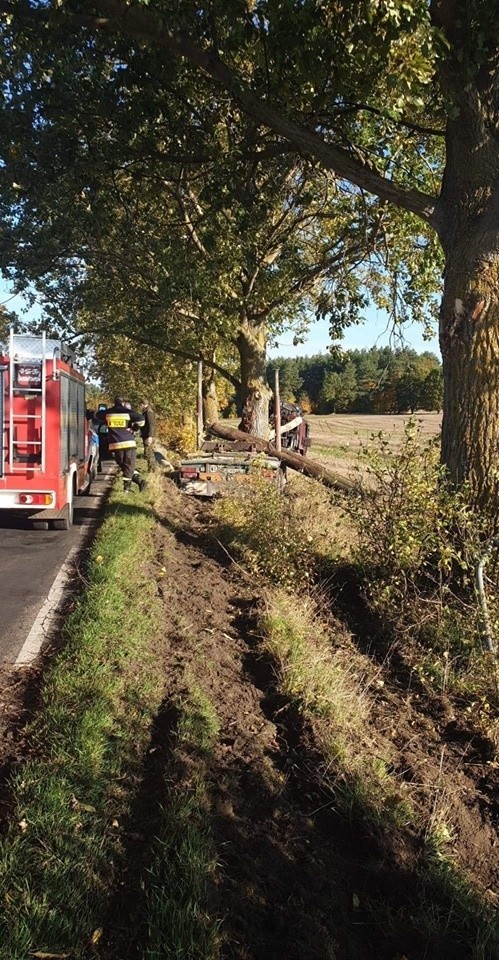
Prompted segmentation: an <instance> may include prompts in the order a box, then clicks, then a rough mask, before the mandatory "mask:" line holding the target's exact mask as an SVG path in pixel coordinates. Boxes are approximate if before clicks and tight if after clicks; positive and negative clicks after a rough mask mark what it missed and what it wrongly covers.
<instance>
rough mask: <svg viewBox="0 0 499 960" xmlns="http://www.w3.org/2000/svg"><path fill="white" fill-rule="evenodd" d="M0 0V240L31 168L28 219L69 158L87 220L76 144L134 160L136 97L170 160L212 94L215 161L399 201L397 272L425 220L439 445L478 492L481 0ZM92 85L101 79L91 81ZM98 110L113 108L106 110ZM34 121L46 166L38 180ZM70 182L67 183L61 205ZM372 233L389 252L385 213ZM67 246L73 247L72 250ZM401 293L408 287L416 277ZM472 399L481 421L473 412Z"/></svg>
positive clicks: (491, 270)
mask: <svg viewBox="0 0 499 960" xmlns="http://www.w3.org/2000/svg"><path fill="white" fill-rule="evenodd" d="M0 10H3V11H4V21H3V22H4V30H3V34H2V44H3V52H4V63H5V64H6V73H7V87H6V90H7V96H6V104H7V107H6V128H7V130H8V136H7V138H6V142H7V143H12V145H13V146H12V149H10V150H9V149H7V150H6V151H5V159H4V161H3V167H2V174H5V177H4V180H5V184H4V186H5V189H3V188H2V197H3V203H4V208H3V212H4V214H5V218H6V222H7V223H8V224H9V228H10V231H11V235H10V237H8V238H7V247H9V246H10V248H11V249H12V246H13V245H14V246H15V243H14V244H13V243H12V231H13V232H14V234H15V231H16V229H17V228H18V225H19V224H20V223H21V221H22V215H23V212H24V211H25V210H26V209H27V207H28V208H29V205H30V200H29V199H28V198H29V196H30V188H31V187H32V188H33V189H32V190H31V202H32V198H33V196H35V197H36V198H37V202H38V199H39V198H40V197H41V198H42V199H41V207H40V208H38V207H37V208H36V209H35V211H34V213H35V216H34V218H33V219H34V220H35V221H36V220H39V221H40V222H42V221H43V222H45V223H46V222H49V221H50V217H53V216H54V211H57V210H58V209H59V207H60V205H61V202H63V200H62V198H61V193H60V189H59V183H60V174H61V171H64V170H66V169H68V168H70V169H72V170H73V171H74V175H75V177H76V181H75V182H77V180H78V177H80V182H81V191H80V194H81V198H80V207H81V213H82V215H83V218H84V214H85V212H86V213H87V214H88V226H89V229H90V228H91V226H92V210H91V205H90V210H88V206H89V202H88V201H89V192H90V193H91V189H92V188H91V186H89V184H88V183H87V176H86V175H83V171H84V170H86V169H87V168H88V163H89V156H90V155H91V154H94V156H93V160H94V168H95V170H96V173H98V172H99V171H100V170H101V169H102V165H104V167H106V164H108V166H109V160H110V159H111V158H112V160H113V163H114V164H115V163H116V158H117V157H120V160H121V165H122V166H123V165H124V166H125V167H127V169H130V167H131V168H132V169H137V170H138V169H139V167H135V164H137V163H138V157H137V156H136V155H135V154H134V151H135V148H136V147H137V146H140V148H141V149H142V148H143V147H145V145H146V141H145V140H144V138H143V137H141V136H139V134H138V131H140V130H142V129H143V119H144V117H145V118H146V119H147V120H148V121H150V124H149V133H150V134H151V135H150V136H149V139H148V140H147V144H148V147H149V154H148V155H150V154H155V153H156V154H157V152H158V150H159V152H160V153H161V155H162V156H161V159H162V161H163V162H164V160H165V155H166V156H167V157H168V158H169V159H171V149H172V147H173V146H174V147H175V154H176V157H175V160H174V162H177V161H178V158H179V152H180V151H182V152H183V154H184V160H185V161H186V162H189V161H190V162H194V161H195V160H203V161H204V160H205V159H206V154H205V151H206V150H207V149H208V150H209V151H210V153H209V160H210V161H213V159H214V154H215V162H216V163H217V164H218V162H219V157H220V150H221V147H220V139H217V136H216V133H217V131H218V130H219V123H220V116H221V112H222V113H224V112H225V113H226V114H227V112H228V113H229V115H230V118H231V136H230V138H229V140H228V142H227V144H225V145H223V151H222V153H223V156H224V157H225V156H229V155H230V157H231V158H232V162H234V158H237V157H241V156H243V157H245V158H247V154H248V151H250V152H253V154H255V153H256V154H258V155H259V160H262V161H263V160H264V159H275V157H276V155H277V156H278V155H283V154H284V155H290V154H291V155H294V156H296V155H297V154H298V156H299V157H300V158H305V160H307V162H312V164H318V165H319V166H320V169H321V170H322V171H324V172H326V171H327V172H329V173H330V175H332V177H333V178H334V180H335V183H336V184H337V185H338V187H339V188H340V189H343V188H344V187H345V186H346V185H349V187H348V189H349V190H350V193H351V196H352V197H353V198H354V202H355V203H360V202H363V203H364V205H365V207H366V209H367V211H368V213H369V215H371V214H372V212H373V209H374V208H375V207H376V205H377V206H378V207H379V208H380V210H381V211H382V214H383V215H384V214H385V213H386V212H387V211H391V210H396V211H401V212H402V214H403V215H404V216H408V217H410V218H412V219H411V220H410V221H409V222H410V228H409V229H405V230H404V238H405V239H404V242H407V244H408V249H409V250H412V251H414V255H415V259H416V258H417V253H418V252H419V254H420V257H419V261H420V264H421V274H419V272H418V271H417V270H411V269H410V264H409V275H411V274H412V276H414V277H416V278H419V279H421V277H422V276H423V274H424V272H425V269H426V267H425V263H427V264H428V269H429V270H430V272H431V270H432V269H434V266H435V256H436V250H437V237H438V239H439V241H440V244H441V247H442V251H443V255H444V257H445V278H444V297H443V302H442V309H441V320H440V334H441V346H442V353H443V359H444V380H445V401H444V426H443V459H444V462H445V463H446V464H447V466H448V468H449V471H450V473H451V476H452V477H453V479H454V480H455V481H456V482H461V481H462V480H463V479H469V480H470V482H471V484H472V487H473V488H474V490H475V492H476V496H477V500H478V501H479V502H480V503H482V505H484V506H487V505H490V504H492V503H495V501H496V499H497V474H496V472H494V462H495V456H496V440H495V439H494V437H495V433H496V425H498V426H499V399H498V398H499V372H498V370H497V364H496V363H495V362H494V356H495V354H496V352H497V351H498V349H499V343H498V338H497V334H496V333H494V334H493V335H492V336H491V335H490V331H496V330H497V329H498V327H499V324H497V323H496V319H495V318H496V313H497V315H499V304H498V303H497V289H496V288H497V276H498V275H499V271H498V264H497V257H498V246H499V217H498V211H499V203H498V196H499V193H498V191H499V188H498V183H499V175H498V174H499V169H498V168H499V159H498V150H497V146H498V144H497V120H498V114H499V103H498V98H499V94H498V89H499V85H498V84H497V66H498V30H499V17H498V8H497V3H496V2H490V0H432V2H431V3H430V4H428V3H427V2H426V0H359V2H358V3H356V4H352V3H350V2H341V0H339V2H338V0H334V2H333V0H301V2H299V3H298V2H295V0H218V2H217V3H216V4H215V3H212V2H208V3H206V4H198V3H195V2H186V3H183V4H181V5H179V4H178V3H177V2H176V0H151V2H149V0H148V2H147V3H145V2H143V3H140V2H136V3H133V4H125V3H124V2H122V0H95V2H93V3H92V4H90V5H87V4H86V5H85V7H84V8H83V9H82V7H81V6H79V5H78V4H74V3H72V2H66V3H64V2H57V3H50V2H49V3H45V2H44V3H29V2H24V3H23V2H19V3H15V4H14V3H9V2H8V0H2V3H1V4H0ZM40 26H42V27H43V29H40ZM61 53H62V56H61ZM35 77H36V79H35ZM104 87H105V88H106V91H107V93H108V94H109V96H104V99H102V91H103V88H104ZM144 90H147V92H148V93H149V96H150V104H151V109H152V114H151V113H149V112H148V108H147V103H145V102H144V100H143V98H142V97H141V96H138V97H137V98H134V97H132V96H131V95H130V94H131V92H132V91H133V92H137V91H139V93H142V91H144ZM78 92H79V96H80V101H83V99H85V103H86V105H87V109H86V110H85V111H84V112H83V114H82V112H81V111H76V113H75V114H74V115H73V114H72V113H70V112H69V111H68V113H67V116H66V118H65V119H64V121H63V123H62V128H61V126H60V124H59V123H58V122H57V117H58V116H59V114H60V111H61V109H62V107H63V106H65V105H68V104H69V103H72V104H73V105H74V96H73V95H74V94H76V93H78ZM61 96H62V99H61ZM160 101H161V108H162V109H161V112H158V107H159V105H160ZM118 114H119V115H120V116H122V117H126V119H127V123H126V124H122V125H120V124H119V123H117V117H118ZM82 116H83V122H82ZM103 119H104V122H103ZM141 125H142V126H141ZM33 129H34V130H35V131H36V137H35V138H34V140H35V143H34V146H32V148H31V150H29V149H27V148H26V144H27V143H29V142H31V143H32V142H33ZM51 138H52V147H53V154H54V158H55V162H54V168H55V169H56V170H57V172H56V174H55V177H54V176H53V177H52V178H50V177H49V178H48V180H49V183H47V163H48V156H49V153H50V150H49V144H50V142H51ZM60 138H61V139H60ZM61 144H62V147H63V148H65V149H66V151H67V153H66V155H64V149H62V152H61ZM444 144H445V154H444ZM193 150H195V151H196V153H195V154H194V153H193V152H192V151H193ZM40 151H41V153H42V155H43V156H44V157H45V160H46V163H45V164H43V163H42V164H39V158H40ZM186 151H187V152H188V157H186V156H185V152H186ZM200 151H201V153H200ZM217 151H218V155H217ZM61 157H62V160H63V163H62V165H61V162H60V161H61ZM126 157H128V159H125V158H126ZM68 160H69V163H68ZM111 166H112V164H111ZM139 166H140V164H139ZM18 168H19V172H20V177H19V178H18V179H15V178H14V176H13V175H12V174H13V173H15V171H16V169H18ZM7 171H8V173H7ZM23 173H24V179H23V176H22V175H23ZM138 175H139V176H140V173H139V174H138ZM56 186H57V189H56ZM51 188H52V189H53V193H52V194H51V192H50V190H51ZM373 198H374V199H373ZM73 199H74V191H70V192H69V193H68V194H67V201H68V204H69V207H71V205H72V203H73ZM42 207H43V210H42ZM387 216H388V217H389V218H391V216H392V214H391V213H390V212H388V213H387ZM395 222H397V221H395ZM406 222H407V221H406ZM384 235H385V236H386V238H387V248H388V249H389V251H390V254H391V251H392V249H394V248H396V244H397V236H398V233H397V228H396V227H394V228H392V227H390V228H389V229H387V230H386V231H385V232H384ZM18 246H19V244H18ZM26 246H27V247H29V243H27V244H26ZM4 248H5V246H4ZM58 249H59V247H58ZM67 252H68V253H69V255H70V256H71V255H72V256H75V257H76V259H77V262H78V254H75V253H74V251H73V250H70V249H69V248H68V251H67ZM428 252H429V256H428V257H427V259H426V260H425V254H426V253H428ZM52 253H53V254H55V253H56V251H55V250H54V251H52ZM44 255H45V250H44ZM15 259H16V261H17V260H18V259H20V257H19V254H16V257H15ZM4 262H5V258H4ZM406 267H407V264H406V263H405V261H404V263H403V264H402V263H401V262H400V260H399V262H398V264H397V262H395V263H393V262H392V263H391V265H390V269H391V274H392V286H393V291H392V293H395V299H396V294H397V290H398V285H399V284H400V282H401V281H402V282H403V280H404V275H405V276H407V274H406V272H405V271H406ZM14 269H16V270H17V267H15V268H14ZM419 279H418V280H416V283H417V282H419ZM411 282H412V281H409V284H408V286H410V283H411ZM391 299H392V302H393V300H394V297H393V296H392V298H391ZM404 299H406V298H404ZM413 299H414V302H415V303H417V302H418V300H419V296H418V293H417V291H416V292H415V295H414V298H413ZM409 300H410V298H409ZM257 339H258V338H257ZM259 347H261V344H259ZM257 352H258V351H257ZM260 352H261V351H260ZM484 414H485V415H486V418H487V421H488V422H489V423H492V424H494V427H493V429H492V430H491V429H486V430H485V429H483V428H482V421H483V417H484Z"/></svg>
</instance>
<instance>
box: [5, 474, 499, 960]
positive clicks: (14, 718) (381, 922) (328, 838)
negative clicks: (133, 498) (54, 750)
mask: <svg viewBox="0 0 499 960" xmlns="http://www.w3.org/2000/svg"><path fill="white" fill-rule="evenodd" d="M158 520H159V523H158V531H157V570H161V568H163V567H164V568H165V572H164V576H163V577H158V589H159V590H160V593H161V595H162V597H163V600H164V625H163V630H162V632H161V636H160V638H159V639H158V640H157V642H156V648H155V653H156V662H157V669H158V670H160V671H161V673H162V674H163V676H164V682H165V693H164V701H163V704H162V707H161V709H160V711H159V712H158V715H157V718H156V722H155V724H154V727H153V730H152V734H151V743H150V746H149V749H148V750H147V752H146V755H145V760H144V770H143V779H142V786H141V789H140V791H139V794H138V796H137V798H136V801H135V804H134V808H133V811H132V814H131V817H130V821H129V823H128V824H127V826H126V832H125V837H124V840H125V846H126V857H125V865H124V868H123V871H122V875H121V878H120V881H119V884H118V886H117V890H116V896H115V899H114V902H113V903H112V904H111V906H110V910H109V915H108V917H107V921H106V923H105V924H104V931H105V933H104V936H103V938H102V942H101V943H100V944H99V950H98V953H99V957H101V958H102V960H143V958H144V956H145V948H144V944H145V942H146V931H145V929H144V927H143V919H144V917H143V910H142V904H141V889H142V884H141V879H142V877H143V875H144V871H145V870H146V869H147V866H148V864H149V862H150V856H151V847H152V844H153V841H154V838H155V836H156V835H157V829H158V823H159V818H160V812H159V808H160V804H162V803H164V802H165V797H164V783H165V778H166V780H167V781H168V780H169V782H170V789H171V790H172V791H173V792H174V791H175V789H176V788H177V787H178V782H177V783H176V782H175V775H176V771H175V769H174V768H173V767H172V760H171V734H172V731H173V730H174V728H175V724H176V721H177V717H176V712H175V709H174V708H173V707H172V701H173V700H174V699H177V698H178V695H179V694H181V693H182V688H183V684H184V682H185V681H184V678H185V673H186V671H188V672H189V673H190V675H191V676H193V677H194V678H196V680H197V681H198V683H199V685H200V686H201V687H202V688H203V689H204V691H205V692H206V694H207V695H208V697H209V698H210V700H211V701H212V702H213V704H214V706H215V708H216V711H217V714H218V717H219V720H220V724H221V733H220V737H219V740H218V743H217V745H216V747H215V750H214V753H213V757H212V759H211V760H210V761H209V771H208V773H209V781H210V784H211V786H210V795H211V809H210V811H209V812H208V813H207V816H208V817H209V820H210V826H211V830H212V835H213V846H214V856H215V858H216V862H217V869H216V871H215V873H214V875H213V877H212V878H211V881H210V882H211V890H210V894H209V903H208V905H207V909H208V910H209V913H210V914H211V915H215V916H217V917H220V918H221V920H222V925H223V931H224V940H223V946H222V960H404V958H405V960H437V958H438V960H476V957H477V956H478V954H476V953H475V952H474V950H473V948H470V946H469V945H468V946H466V945H465V939H464V938H463V937H462V936H461V934H460V932H459V931H456V929H455V928H454V926H453V923H452V902H451V900H449V898H448V897H447V895H446V893H445V892H443V891H442V890H436V889H435V890H434V889H433V888H432V887H431V885H429V884H428V882H427V881H426V880H425V878H424V875H423V873H422V869H421V863H422V855H423V847H424V837H422V836H421V834H420V832H418V831H417V830H414V828H412V827H410V826H407V828H405V829H402V828H400V829H398V830H397V831H395V830H393V829H392V828H390V827H389V824H388V820H387V825H386V829H379V828H378V830H377V831H376V832H373V830H372V829H370V828H369V827H368V825H367V824H366V823H365V822H363V820H362V818H361V817H360V815H359V814H358V813H356V811H355V809H353V808H352V810H351V811H350V814H349V815H346V814H345V812H344V811H343V812H341V813H340V812H339V811H338V809H337V803H336V801H335V793H334V787H335V783H334V777H335V774H334V772H331V771H329V779H328V777H325V775H324V762H323V757H322V756H321V754H320V751H319V749H318V746H317V743H318V740H317V737H316V731H315V730H314V728H313V727H312V726H310V725H309V724H307V723H305V722H304V721H303V719H302V718H301V716H300V715H299V714H298V713H297V712H296V710H295V709H294V708H293V707H292V705H291V704H290V703H289V702H287V701H286V699H285V698H283V697H282V696H281V695H280V694H279V693H278V690H277V683H276V672H275V669H274V664H273V663H272V662H271V661H270V660H269V659H268V658H267V657H266V656H263V655H262V653H261V650H260V641H259V636H258V626H257V616H256V614H257V610H258V605H259V603H260V596H259V593H258V589H256V587H255V585H254V584H253V583H252V581H251V579H250V578H249V577H248V575H246V574H245V572H244V570H242V568H241V567H239V566H238V565H237V564H234V563H232V562H231V560H230V558H229V557H228V555H227V553H226V552H225V551H224V549H223V548H222V547H221V545H220V544H219V543H218V542H217V540H216V537H215V536H214V530H213V525H212V522H211V508H210V506H206V505H203V504H201V503H199V502H197V501H194V500H190V499H189V498H187V497H185V496H183V495H181V494H180V493H179V492H178V491H177V489H176V488H175V487H174V486H173V485H172V484H170V483H169V482H167V485H166V496H165V498H164V503H163V506H162V508H161V511H160V514H159V516H158ZM157 570H155V571H151V575H154V576H156V573H157ZM349 590H350V591H351V592H350V593H349V592H348V591H349ZM331 598H332V599H331V602H332V605H333V607H334V612H335V614H336V615H337V616H338V617H340V618H341V619H342V620H343V622H345V623H346V624H347V627H348V630H349V633H348V631H347V636H348V639H347V641H346V642H349V643H351V644H352V650H355V656H356V657H357V658H360V661H361V669H362V672H363V674H364V676H365V678H366V682H367V683H368V685H369V688H370V690H371V691H372V700H373V705H372V712H371V719H370V724H371V725H372V728H373V743H374V742H383V741H389V743H390V745H391V756H392V763H393V770H394V772H395V773H396V774H397V775H398V777H399V779H400V782H401V783H402V782H403V783H405V784H406V787H405V788H404V789H406V790H407V792H408V796H409V797H410V799H411V801H412V802H413V803H414V804H415V805H416V806H417V807H418V809H419V810H420V811H421V812H425V815H426V819H427V821H428V822H429V823H430V822H431V821H432V818H433V821H434V822H436V821H437V818H440V819H441V821H442V822H444V823H445V824H447V823H448V824H450V825H451V827H452V835H451V837H450V840H449V844H450V852H451V853H452V855H453V856H454V857H455V860H456V862H457V863H459V864H460V865H461V866H462V867H464V868H466V870H467V871H468V872H469V874H470V876H471V878H472V880H473V882H474V884H475V886H476V887H477V888H478V889H479V890H481V891H482V892H483V894H484V896H485V897H487V898H489V900H490V902H492V903H495V902H496V898H497V897H498V895H499V845H498V843H497V826H498V817H499V807H498V803H499V801H498V793H497V788H498V787H499V765H498V764H497V763H496V761H495V754H494V748H493V745H491V744H490V743H489V742H488V741H487V740H486V738H483V737H481V736H480V734H479V732H478V731H475V730H473V729H472V728H471V727H470V726H469V725H467V724H466V723H464V722H463V720H462V718H461V717H460V716H459V715H456V712H455V710H454V708H453V707H452V705H451V706H449V704H448V703H447V702H446V701H445V700H444V699H443V698H438V697H436V698H433V699H432V698H430V697H429V696H428V694H427V693H426V692H425V691H424V690H422V689H419V688H418V686H417V684H416V683H415V681H414V678H413V677H412V675H411V674H410V671H407V669H406V665H405V664H404V663H403V662H402V661H401V660H400V658H398V655H397V652H396V651H392V650H390V649H388V648H387V647H386V645H385V646H384V645H383V644H384V638H383V636H382V634H381V632H380V630H379V625H376V624H375V623H373V622H372V620H370V618H369V616H368V615H367V613H366V612H365V611H364V612H359V609H358V606H357V604H358V597H356V595H355V592H354V591H353V589H352V585H351V584H350V585H347V584H346V582H345V583H343V584H341V583H337V584H336V589H335V590H333V591H332V594H331ZM380 677H382V683H380V682H379V679H380ZM374 678H376V679H377V683H376V682H375V679H374ZM27 679H28V680H29V678H27ZM35 679H36V678H35ZM9 683H10V684H11V687H10V688H9V689H10V690H11V694H12V695H11V696H10V697H8V698H7V700H6V706H5V710H4V720H5V723H4V730H5V731H6V732H7V733H9V731H11V737H10V739H9V738H8V739H7V740H6V743H7V748H6V754H5V759H6V762H7V765H9V764H10V763H11V762H12V761H13V760H15V759H16V758H17V757H18V755H19V754H20V752H21V751H22V739H19V738H18V737H17V735H16V731H17V732H19V730H20V728H22V721H23V717H24V716H25V713H23V711H25V710H26V709H27V707H26V706H24V705H23V703H24V701H23V697H24V693H25V691H24V688H23V687H22V685H21V687H20V688H19V689H17V690H16V684H17V683H19V681H18V680H17V679H16V678H15V677H14V678H11V680H10V681H9ZM28 689H29V683H28V685H27V688H26V690H28ZM28 701H29V698H28ZM376 738H377V740H376ZM9 743H10V746H9ZM480 956H481V957H484V958H485V960H489V958H490V960H496V957H495V955H494V954H493V953H489V954H487V952H486V951H485V952H484V953H482V954H480ZM192 960H204V958H202V957H199V958H194V957H193V958H192Z"/></svg>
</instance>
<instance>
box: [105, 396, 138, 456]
mask: <svg viewBox="0 0 499 960" xmlns="http://www.w3.org/2000/svg"><path fill="white" fill-rule="evenodd" d="M104 416H105V418H106V423H107V429H108V438H109V449H110V450H127V449H129V448H130V447H136V446H137V444H136V442H135V434H134V432H133V431H134V428H135V429H136V430H138V429H140V427H143V426H144V417H143V414H141V413H136V411H135V410H129V409H128V407H123V406H121V404H116V405H115V406H114V407H109V408H108V410H106V412H105V414H104Z"/></svg>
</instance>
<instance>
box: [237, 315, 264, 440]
mask: <svg viewBox="0 0 499 960" xmlns="http://www.w3.org/2000/svg"><path fill="white" fill-rule="evenodd" d="M237 348H238V351H239V357H240V361H241V391H242V402H243V412H242V418H241V423H240V428H241V430H243V431H244V432H245V433H249V434H252V435H253V436H255V437H262V438H263V439H266V438H267V437H268V435H269V402H270V398H271V396H272V391H271V389H270V387H269V386H268V384H267V379H266V360H267V354H266V349H267V328H266V326H265V324H263V323H260V324H258V325H253V324H251V322H250V321H249V320H248V318H246V317H245V318H243V321H242V323H241V326H240V330H239V335H238V338H237Z"/></svg>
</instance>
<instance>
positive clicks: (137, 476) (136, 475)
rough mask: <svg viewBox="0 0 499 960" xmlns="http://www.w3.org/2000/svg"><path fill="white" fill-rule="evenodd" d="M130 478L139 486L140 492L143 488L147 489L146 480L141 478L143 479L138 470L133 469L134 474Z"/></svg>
mask: <svg viewBox="0 0 499 960" xmlns="http://www.w3.org/2000/svg"><path fill="white" fill-rule="evenodd" d="M132 480H133V482H134V483H136V484H137V486H138V488H139V490H140V492H141V493H142V491H143V490H147V480H143V479H142V477H141V476H140V473H139V471H138V470H136V471H135V473H134V475H133V477H132Z"/></svg>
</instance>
